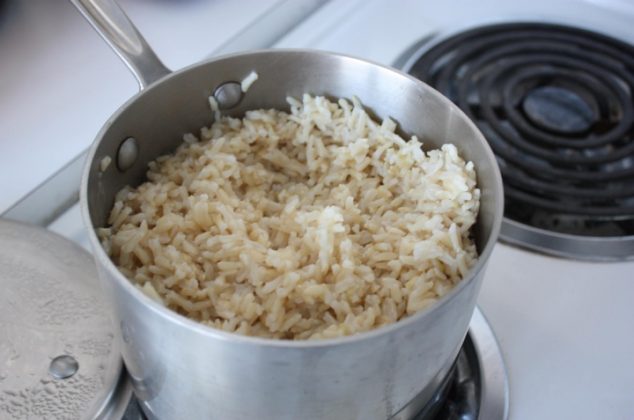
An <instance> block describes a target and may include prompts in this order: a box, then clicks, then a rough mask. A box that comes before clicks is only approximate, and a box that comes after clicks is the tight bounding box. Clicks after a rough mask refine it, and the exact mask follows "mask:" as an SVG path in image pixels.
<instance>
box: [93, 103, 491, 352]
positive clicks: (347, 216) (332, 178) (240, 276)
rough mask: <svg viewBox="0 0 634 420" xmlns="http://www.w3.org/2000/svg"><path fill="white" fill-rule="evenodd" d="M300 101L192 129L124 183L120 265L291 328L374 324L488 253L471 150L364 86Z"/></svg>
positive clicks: (224, 317) (203, 313)
mask: <svg viewBox="0 0 634 420" xmlns="http://www.w3.org/2000/svg"><path fill="white" fill-rule="evenodd" d="M288 102H289V104H290V108H291V111H290V113H287V112H282V111H277V110H256V111H249V112H247V113H246V115H245V117H244V118H243V119H235V118H229V117H222V118H220V119H219V120H217V121H216V122H215V123H214V124H213V125H212V126H211V127H209V128H203V129H202V130H201V133H200V139H199V138H197V137H196V136H194V135H192V134H186V135H185V136H184V143H183V144H182V145H181V146H180V147H179V148H178V149H177V150H176V152H175V153H174V154H172V155H169V156H162V157H159V158H158V159H157V160H156V161H154V162H151V163H150V164H149V171H148V173H147V178H148V181H147V182H145V183H143V184H142V185H140V186H139V187H137V188H134V189H133V188H127V187H126V188H124V189H123V190H122V191H120V192H119V194H118V195H117V198H116V202H115V205H114V208H113V209H112V212H111V214H110V219H109V223H110V227H109V228H106V229H101V230H100V235H101V238H102V241H103V246H104V248H105V249H106V251H107V252H108V253H109V255H110V256H111V257H112V259H113V261H114V262H115V263H116V264H117V265H118V266H119V268H120V269H121V271H122V272H123V273H124V274H125V275H126V276H127V277H128V278H129V279H130V280H131V281H132V282H134V283H135V284H137V285H138V286H139V288H140V289H141V290H143V291H144V292H145V293H146V294H147V295H148V296H150V297H151V298H152V299H154V300H156V301H157V302H160V303H162V304H163V305H165V306H167V307H169V308H171V309H173V310H175V311H177V312H179V313H181V314H183V315H186V316H188V317H190V318H192V319H194V320H198V321H200V322H202V323H204V324H207V325H210V326H212V327H215V328H220V329H223V330H226V331H233V332H237V333H240V334H247V335H254V336H261V337H271V338H285V339H316V338H327V337H337V336H343V335H349V334H353V333H356V332H360V331H367V330H370V329H372V328H376V327H379V326H381V325H385V324H389V323H392V322H396V321H398V320H399V319H401V318H403V317H406V316H408V315H411V314H413V313H415V312H417V311H420V310H422V309H424V308H426V307H428V306H429V305H431V304H432V303H433V302H435V301H436V300H437V299H438V298H439V297H441V296H443V295H445V294H446V293H447V292H449V291H450V290H451V289H452V288H453V287H454V286H455V285H456V284H457V283H458V282H459V281H460V279H461V278H463V277H464V276H465V275H466V273H467V272H468V270H469V269H470V267H472V266H473V264H474V262H475V260H476V258H477V255H476V248H475V245H474V243H473V241H472V239H471V237H470V228H471V226H473V224H474V223H475V220H476V216H477V212H478V207H479V198H480V191H479V190H478V189H477V188H476V180H475V179H476V175H475V171H474V167H473V164H472V163H471V162H468V163H465V161H464V160H462V159H461V158H460V156H459V155H458V153H457V149H456V147H455V146H453V145H451V144H445V145H443V146H442V148H441V149H439V150H430V151H427V152H423V151H422V149H421V143H420V142H419V141H418V139H416V138H415V137H413V138H412V139H410V140H409V141H405V140H404V139H403V138H401V137H400V136H398V135H397V134H395V128H396V125H395V123H394V122H393V121H391V120H390V119H386V120H384V121H383V122H382V123H381V124H378V123H376V122H374V121H373V120H372V119H371V118H370V117H369V116H368V114H367V113H366V112H365V111H364V109H363V107H362V106H361V104H359V103H358V101H356V100H353V101H352V103H350V102H348V101H346V100H343V99H342V100H339V101H338V103H334V102H330V101H329V100H327V99H325V98H323V97H311V96H309V95H305V96H304V97H303V101H302V102H299V101H297V100H295V99H292V98H289V99H288ZM446 140H447V141H451V139H446Z"/></svg>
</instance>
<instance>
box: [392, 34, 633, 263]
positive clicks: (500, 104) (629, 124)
mask: <svg viewBox="0 0 634 420" xmlns="http://www.w3.org/2000/svg"><path fill="white" fill-rule="evenodd" d="M429 44H432V45H429ZM633 53H634V46H632V45H629V44H627V43H625V42H622V41H620V40H617V39H615V38H610V37H608V36H605V35H603V34H600V33H597V32H592V31H588V30H584V29H580V28H576V27H572V26H564V25H561V24H559V25H555V24H545V23H535V22H531V23H529V22H513V23H504V24H495V25H487V26H480V27H476V28H473V29H470V30H467V31H463V32H459V33H457V34H455V35H453V36H450V37H447V38H440V37H439V39H438V40H436V39H434V40H432V41H430V42H429V43H427V44H424V45H423V46H422V48H421V49H419V51H417V52H415V53H414V54H413V55H412V57H411V58H410V59H409V60H408V62H407V63H406V64H405V66H404V68H405V70H406V71H408V72H409V73H410V74H412V75H413V76H415V77H417V78H419V79H421V80H423V81H425V82H427V83H428V84H430V85H431V86H433V87H435V88H436V89H438V90H439V91H440V92H441V93H443V94H444V95H445V96H447V97H448V98H449V99H451V100H452V101H454V102H455V103H456V104H457V105H458V106H459V107H460V108H461V109H462V110H463V111H465V113H466V114H467V115H468V116H469V117H470V118H471V119H472V120H473V121H474V122H475V123H476V124H477V126H478V127H479V128H480V130H481V131H482V133H483V134H484V135H485V137H486V138H487V140H488V142H489V144H490V145H491V147H492V149H493V152H494V153H495V155H496V157H497V159H498V163H499V165H500V170H501V172H502V177H503V180H504V191H505V217H506V219H507V221H508V222H509V223H506V222H505V228H506V227H507V226H506V225H507V224H510V223H511V222H512V223H513V225H514V226H515V227H516V228H520V229H522V230H524V231H526V232H530V233H539V236H540V238H539V241H526V235H525V234H524V233H522V232H518V234H517V235H513V233H515V231H509V229H505V228H503V233H502V238H503V239H504V240H510V241H512V242H514V243H516V244H519V245H526V246H529V247H531V248H537V249H538V250H541V251H543V252H553V253H554V254H555V255H569V256H572V257H576V258H584V259H592V260H604V259H619V258H628V257H629V258H634V188H633V186H632V185H633V183H632V182H633V181H634V143H633V142H632V140H633V137H634V109H633V108H634V105H633V104H634V59H632V56H633V55H634V54H633ZM568 238H569V239H568ZM567 239H568V241H567ZM575 245H576V246H575Z"/></svg>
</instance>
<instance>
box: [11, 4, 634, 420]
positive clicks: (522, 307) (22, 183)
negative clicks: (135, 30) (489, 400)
mask: <svg viewBox="0 0 634 420" xmlns="http://www.w3.org/2000/svg"><path fill="white" fill-rule="evenodd" d="M275 2H276V0H267V1H256V0H250V1H247V2H240V3H239V4H237V3H238V2H231V1H228V0H226V1H218V0H217V1H213V2H211V1H209V2H205V1H193V0H190V1H177V0H173V1H169V0H163V1H155V2H148V1H142V0H125V1H123V3H124V7H125V9H126V11H127V12H128V13H129V14H130V15H131V16H132V17H133V19H134V20H135V21H136V22H137V23H138V25H139V26H140V28H141V31H142V32H144V33H145V34H146V36H147V38H148V39H149V41H150V43H151V44H152V45H153V46H155V48H156V50H157V51H158V53H159V55H160V56H161V57H163V58H164V60H165V61H166V63H167V64H168V65H169V66H171V67H173V68H178V67H181V66H183V65H185V64H188V63H190V62H193V61H195V60H196V59H199V58H202V57H204V56H206V55H207V54H208V53H209V52H210V51H212V50H213V49H214V48H215V47H217V46H219V45H221V44H222V43H223V42H224V41H226V39H228V38H229V37H230V36H231V35H232V34H233V33H235V32H236V31H237V30H238V28H242V27H243V26H244V25H247V24H248V23H249V22H250V21H252V20H253V19H254V18H255V17H256V16H258V15H259V14H261V13H262V11H263V10H264V9H266V8H267V7H269V6H271V5H272V4H273V3H275ZM5 3H6V4H8V5H9V7H7V6H6V5H5V6H4V9H5V10H2V6H0V35H2V36H0V94H1V96H0V128H1V130H0V191H2V194H1V195H0V211H1V210H2V209H4V208H6V207H8V206H9V205H11V204H12V203H13V202H15V201H16V200H17V199H18V198H20V196H22V195H23V194H24V193H26V192H28V191H29V190H30V189H32V188H33V187H34V186H35V185H37V184H38V183H39V182H41V181H43V180H44V179H45V178H46V177H47V176H49V175H50V174H51V173H52V172H54V171H55V170H56V169H58V168H59V167H60V166H61V165H63V164H64V163H65V162H67V161H68V160H69V159H70V158H72V157H73V156H74V155H75V154H77V153H79V152H80V151H81V150H82V149H83V148H84V147H86V146H87V145H88V144H89V142H90V141H91V139H92V138H93V136H94V134H95V132H96V131H97V130H98V128H99V127H100V125H101V124H102V123H103V121H105V119H106V118H107V116H109V115H110V114H111V113H112V111H113V110H114V109H115V108H116V107H117V106H118V105H119V104H121V103H122V102H123V101H124V100H125V99H126V98H128V97H129V96H130V95H132V94H133V93H134V92H135V89H136V86H135V83H134V80H133V78H132V77H131V76H130V75H129V74H128V73H127V70H126V69H125V68H124V67H123V66H122V65H121V64H120V63H119V62H118V61H117V59H116V58H115V57H114V56H113V54H112V53H111V52H110V51H109V50H108V49H107V48H106V47H105V45H104V43H103V42H102V41H101V40H100V39H99V38H98V37H96V35H95V34H94V33H93V32H92V31H91V30H90V29H89V27H88V26H87V25H86V24H85V23H84V22H83V21H81V20H80V19H78V18H77V16H74V14H73V13H74V11H72V10H70V6H68V4H66V2H61V4H60V3H59V2H49V1H47V0H33V1H31V0H29V1H27V0H22V1H17V0H8V1H5ZM244 3H247V4H244ZM444 3H449V2H438V1H431V0H418V1H416V0H399V1H398V2H390V1H387V0H337V2H336V3H335V4H332V3H331V4H328V5H326V6H325V7H324V8H322V9H321V10H319V11H318V12H317V13H315V14H314V15H313V17H312V18H310V19H308V20H307V21H305V22H304V23H303V24H301V25H300V26H299V27H298V28H297V29H296V30H294V31H292V32H291V33H289V34H288V35H287V36H286V37H285V38H284V39H283V40H282V41H281V42H280V43H279V44H278V46H280V47H311V48H322V49H327V50H336V51H341V52H346V53H349V54H354V55H358V56H363V57H366V58H369V59H373V60H376V61H380V62H383V63H386V64H390V63H391V62H393V60H395V59H396V58H397V57H398V56H399V54H400V53H401V52H402V51H404V50H405V49H406V48H407V47H408V46H409V45H410V44H411V43H413V42H414V41H416V40H417V39H419V38H421V37H423V36H425V35H428V34H430V33H431V32H433V31H435V30H437V29H443V30H444V29H445V28H450V29H451V28H455V27H458V26H462V25H463V24H465V23H471V22H480V21H486V20H498V19H504V18H516V19H517V18H522V17H533V18H535V17H537V18H540V19H544V20H558V19H564V20H567V21H569V22H570V20H571V19H572V20H574V21H575V22H577V24H580V25H585V26H588V27H591V28H592V27H594V28H596V29H599V28H603V30H604V31H606V32H609V33H611V34H612V35H614V36H619V37H623V38H625V39H630V41H632V42H634V31H632V30H631V23H630V22H632V21H634V18H633V16H634V7H633V6H632V5H631V3H628V0H588V1H583V0H576V1H573V0H549V1H546V0H533V1H531V2H521V3H520V2H515V1H513V2H510V1H506V2H505V1H503V0H480V1H478V2H468V1H466V0H465V1H454V2H451V5H447V4H444ZM0 4H1V3H0ZM54 4H55V5H54ZM16 5H17V6H16ZM7 9H8V10H9V12H7ZM615 10H618V13H615ZM3 13H4V14H8V15H9V18H7V16H6V15H5V16H3ZM42 16H46V19H44V20H43V19H42ZM71 16H72V17H73V18H72V19H71V18H70V17H71ZM16 22H19V24H20V25H25V24H26V25H27V26H26V27H19V26H20V25H18V24H17V23H16ZM166 28H169V29H166ZM7 34H8V35H7ZM20 38H21V39H20ZM17 39H19V41H18V40H17ZM16 44H17V45H19V48H18V47H16V46H15V45H16ZM8 57H9V58H8ZM51 228H52V230H55V231H57V232H59V233H61V234H63V235H65V236H67V237H70V238H71V239H73V240H75V241H77V242H80V243H82V244H83V245H85V246H86V245H87V243H86V240H85V232H84V230H83V227H82V223H81V218H80V215H79V210H78V208H77V206H75V207H74V208H72V209H70V210H69V211H68V212H67V213H66V214H64V215H63V216H62V217H60V219H58V220H57V221H56V222H55V223H54V224H53V225H52V226H51ZM479 304H480V306H481V308H482V310H483V312H484V313H485V315H486V316H487V317H488V319H489V321H490V323H491V324H492V326H493V329H494V330H495V332H496V334H497V337H498V340H499V341H500V344H501V347H502V352H503V354H504V357H505V359H506V362H507V365H508V373H509V380H510V392H511V403H510V419H511V420H532V419H588V420H590V419H623V420H625V419H628V420H629V419H634V350H633V349H634V334H632V333H631V331H632V321H634V262H629V263H613V264H595V263H582V262H575V261H569V260H561V259H554V258H550V257H546V256H542V255H537V254H533V253H530V252H526V251H522V250H518V249H516V248H511V247H508V246H506V245H503V244H500V245H498V246H497V247H496V249H495V251H494V253H493V255H492V257H491V260H490V263H489V268H488V271H487V276H486V279H485V283H484V286H483V289H482V293H481V295H480V299H479Z"/></svg>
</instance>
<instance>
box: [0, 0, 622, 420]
mask: <svg viewBox="0 0 634 420" xmlns="http://www.w3.org/2000/svg"><path fill="white" fill-rule="evenodd" d="M130 3H132V2H130ZM288 3H291V2H285V1H279V2H278V6H279V7H278V9H280V10H285V8H286V6H288ZM320 3H321V4H320V5H319V6H320V7H318V8H312V9H310V10H309V11H307V12H306V13H303V14H297V10H296V11H295V12H293V13H294V14H293V13H291V14H292V15H293V16H294V18H293V19H294V21H293V22H292V24H289V23H288V22H286V23H285V25H286V26H284V27H285V28H286V29H285V31H280V30H279V29H276V30H275V31H273V32H274V34H272V33H269V34H268V35H267V34H266V32H267V31H269V32H270V29H271V28H276V27H278V26H279V22H280V19H281V18H280V17H279V15H275V16H271V15H270V14H266V15H265V16H263V19H261V20H258V24H257V25H253V27H252V28H251V29H250V30H247V31H245V33H246V34H245V35H244V36H240V35H238V36H237V37H236V39H234V40H233V42H232V41H229V42H228V43H226V44H225V45H224V46H223V47H222V48H221V49H222V50H223V51H233V50H239V49H246V48H262V47H267V46H273V47H280V48H318V49H324V50H331V51H337V52H341V53H346V54H351V55H355V56H360V57H363V58H366V59H369V60H374V61H378V62H381V63H383V64H386V65H392V66H395V67H397V68H401V69H404V70H406V71H409V72H411V73H412V74H413V75H414V76H416V77H419V78H421V79H423V80H425V81H427V83H430V84H432V85H433V86H435V87H436V88H437V89H439V90H441V91H442V92H443V93H444V94H445V95H447V96H449V97H450V99H452V100H453V101H455V102H456V103H458V105H459V106H461V107H462V108H463V110H464V111H465V112H467V113H468V114H469V115H470V116H471V118H473V119H474V121H475V122H476V123H477V124H478V125H479V127H480V129H481V130H482V131H483V133H484V134H485V136H486V137H487V140H488V141H489V142H490V144H491V146H492V149H493V150H494V151H495V153H496V155H497V157H498V159H499V163H500V166H501V169H502V171H503V173H504V183H505V194H506V198H507V201H508V202H507V208H506V209H505V210H506V215H505V216H506V217H505V221H504V226H503V242H502V243H500V244H498V245H496V248H495V249H494V252H493V254H492V256H491V258H490V261H489V264H488V268H487V274H486V278H485V280H484V284H483V286H482V290H481V294H480V297H479V300H478V306H479V310H478V311H477V312H476V314H475V315H474V318H473V319H472V323H471V327H470V332H469V334H468V336H467V339H466V340H465V344H464V346H463V349H462V351H461V353H460V356H459V357H458V359H457V360H456V364H455V367H454V370H453V371H452V373H451V374H450V376H448V377H447V378H445V381H444V382H443V384H442V385H444V386H439V389H438V392H437V395H436V396H435V398H434V399H433V400H431V401H425V402H420V401H419V402H415V403H414V404H412V405H411V406H410V407H408V408H406V409H405V410H404V411H403V412H402V413H399V415H398V416H400V417H396V418H397V419H398V420H402V419H411V418H417V419H428V418H433V419H447V418H450V419H457V418H462V419H467V418H468V419H502V418H506V416H507V415H508V418H509V419H511V420H516V419H520V420H522V419H535V418H539V419H560V418H576V419H595V418H623V419H626V418H634V402H633V401H632V399H631V395H632V390H634V359H632V357H631V354H630V353H631V349H632V348H634V336H632V335H631V334H626V333H625V331H628V330H629V329H631V325H630V324H631V320H632V319H633V318H634V305H632V303H631V302H632V299H633V298H634V262H632V261H626V260H627V259H628V258H631V257H632V255H633V254H634V250H633V249H632V246H633V245H632V235H634V232H633V231H632V213H633V212H632V209H633V207H632V206H633V205H634V202H633V197H632V186H631V185H632V184H633V182H632V167H633V166H632V164H633V163H634V162H633V157H632V156H633V155H632V150H633V146H632V144H633V143H632V135H633V131H632V105H633V104H632V91H633V84H632V78H633V77H634V76H633V75H632V72H633V68H634V66H633V65H632V60H633V59H632V57H633V56H634V55H633V54H632V45H634V32H632V30H631V22H632V21H634V6H632V5H631V3H629V2H628V1H627V0H533V1H531V2H505V1H502V0H482V1H479V2H470V1H467V0H456V1H454V2H451V3H450V4H444V3H443V2H436V1H431V0H402V1H400V2H399V3H398V6H396V5H395V4H394V3H393V2H385V1H381V0H350V1H347V2H334V1H333V2H327V3H324V2H320ZM445 3H446V2H445ZM125 6H126V7H128V6H131V5H127V4H126V5H125ZM134 7H136V8H141V6H139V5H135V6H134ZM143 7H147V8H151V7H159V8H168V7H171V6H170V5H169V4H167V3H166V4H165V5H159V6H152V5H151V4H148V5H146V6H143ZM191 7H192V8H193V7H194V6H191ZM139 16H140V14H139ZM135 17H136V16H134V15H133V18H135ZM155 18H156V19H157V22H156V23H155V24H156V25H157V27H160V26H161V25H166V24H169V23H170V22H169V19H178V16H175V17H174V16H166V17H165V18H164V20H160V19H159V17H158V16H156V15H155ZM159 20H160V22H159ZM141 29H142V30H143V29H144V27H143V26H142V27H141ZM201 31H202V29H201ZM90 35H91V37H90V38H91V39H92V38H94V34H90ZM80 38H81V37H79V38H78V39H80ZM86 38H87V37H86ZM81 39H83V38H81ZM154 41H155V39H152V38H151V39H150V42H151V43H152V44H155V43H156V42H154ZM159 41H160V39H159ZM165 43H166V44H165V45H167V41H165ZM155 47H156V48H157V50H158V51H159V54H161V53H162V52H163V51H162V49H161V45H160V42H159V44H158V45H155ZM164 49H166V50H167V48H166V47H164ZM174 54H175V53H174ZM168 55H169V54H168ZM99 57H100V60H103V61H106V60H111V61H112V62H114V63H115V64H118V63H117V62H116V59H115V58H114V57H113V56H112V54H111V52H110V51H108V50H107V49H105V48H104V49H103V57H101V56H99ZM104 57H105V58H104ZM200 58H202V57H200ZM169 59H170V57H169V56H168V57H166V61H167V62H168V63H169ZM129 77H130V81H132V77H131V76H129ZM64 88H65V85H63V84H60V89H64ZM106 89H107V87H106ZM27 93H28V92H27ZM36 93H37V91H35V92H33V95H35V94H36ZM104 107H105V108H104V109H101V110H100V112H101V113H103V114H104V115H109V114H110V113H111V112H112V111H114V108H112V106H111V104H110V105H109V104H106V105H104ZM106 108H107V109H106ZM14 112H15V113H16V115H17V117H15V118H17V119H18V120H19V118H22V117H21V115H22V114H20V111H19V109H16V110H15V111H14ZM59 112H60V113H61V112H62V110H60V111H59ZM64 115H65V114H64ZM41 118H42V119H43V120H44V122H45V123H46V122H47V121H48V124H49V125H50V124H52V121H54V118H55V115H51V117H50V121H49V120H46V118H47V116H45V115H43V116H42V117H41ZM89 123H90V124H92V125H90V124H89ZM102 123H103V120H100V121H92V122H80V123H79V124H80V125H81V127H80V128H81V129H82V130H83V132H93V133H96V132H97V130H98V129H99V127H100V125H101V124H102ZM82 124H83V125H82ZM89 125H90V126H89ZM67 161H68V165H67V166H65V167H64V168H62V169H61V170H60V171H59V172H58V173H57V174H55V175H54V176H52V177H51V178H50V179H49V180H48V181H46V182H44V183H43V184H42V185H41V186H40V187H39V188H36V189H35V190H33V191H32V192H31V193H29V194H28V195H27V196H26V197H25V198H24V199H23V200H21V201H20V202H18V203H16V204H15V205H14V206H13V207H12V208H11V209H10V210H9V211H8V212H6V213H5V214H4V215H3V216H4V217H9V218H12V219H18V220H23V221H28V222H30V223H35V224H39V225H42V226H47V227H48V228H49V229H50V230H52V231H54V232H58V233H60V234H62V235H63V236H65V237H67V238H69V239H71V240H73V241H75V242H77V243H79V244H80V245H82V246H84V247H85V248H87V247H88V243H87V241H86V237H85V231H84V228H83V225H82V222H81V217H80V214H79V209H78V206H77V205H76V199H77V195H76V191H77V187H76V185H77V181H78V179H79V174H80V171H81V166H82V161H83V157H82V156H81V155H80V156H79V157H77V158H76V159H75V160H71V159H70V156H69V157H68V159H67ZM49 172H53V171H52V170H51V171H49ZM7 175H8V174H7ZM44 178H45V177H43V178H42V181H44ZM535 251H537V252H535ZM562 257H565V258H562ZM606 260H610V261H612V262H610V263H606V262H605V261H606ZM480 311H481V312H480ZM484 316H486V320H487V321H484ZM478 320H479V321H478ZM477 325H480V328H478V327H477ZM483 326H484V327H483ZM496 338H497V339H496ZM483 343H488V344H483ZM128 387H129V385H128ZM126 395H128V396H129V393H127V394H126ZM489 410H491V411H489ZM140 416H141V414H140V411H139V407H138V405H137V403H136V402H135V401H133V400H131V402H130V403H129V406H128V411H127V412H126V414H125V416H124V418H125V419H130V420H131V419H135V420H136V419H139V418H141V417H140Z"/></svg>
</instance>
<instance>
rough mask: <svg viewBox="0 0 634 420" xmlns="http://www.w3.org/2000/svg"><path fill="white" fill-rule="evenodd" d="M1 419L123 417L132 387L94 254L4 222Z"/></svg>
mask: <svg viewBox="0 0 634 420" xmlns="http://www.w3.org/2000/svg"><path fill="white" fill-rule="evenodd" d="M0 267H2V269H1V270H0V289H1V290H2V291H1V292H0V337H1V339H0V418H7V417H8V418H14V419H33V418H50V419H95V418H98V419H114V418H121V416H122V414H123V411H124V410H125V408H126V406H127V403H128V401H129V400H130V398H131V395H132V390H131V387H130V384H129V383H128V382H127V377H126V375H125V372H124V370H123V363H122V361H121V356H120V348H119V343H118V341H117V340H116V339H115V334H114V333H115V331H114V328H113V324H112V322H111V321H110V318H109V314H108V307H107V304H106V302H105V301H104V300H105V299H104V296H103V294H102V292H101V289H100V288H99V285H98V282H97V272H96V268H95V265H94V262H93V259H92V257H91V255H90V254H89V253H87V252H86V251H84V250H83V249H82V248H80V247H79V246H78V245H76V244H74V243H72V242H70V241H69V240H67V239H64V238H63V237H61V236H58V235H56V234H54V233H51V232H49V231H47V230H45V229H42V228H39V227H34V226H29V225H25V224H21V223H16V222H11V221H6V220H0Z"/></svg>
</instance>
